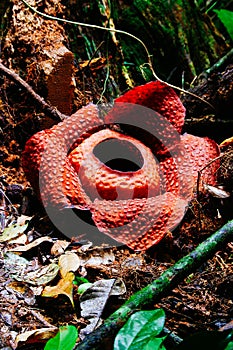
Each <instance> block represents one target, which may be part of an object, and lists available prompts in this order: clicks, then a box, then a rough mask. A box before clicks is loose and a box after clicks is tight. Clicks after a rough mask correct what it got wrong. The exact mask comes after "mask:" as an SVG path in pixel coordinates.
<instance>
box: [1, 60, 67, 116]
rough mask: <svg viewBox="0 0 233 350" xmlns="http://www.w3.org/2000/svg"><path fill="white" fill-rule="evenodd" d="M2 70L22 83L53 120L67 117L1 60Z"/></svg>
mask: <svg viewBox="0 0 233 350" xmlns="http://www.w3.org/2000/svg"><path fill="white" fill-rule="evenodd" d="M0 72H1V73H2V74H3V75H5V76H6V77H7V78H9V79H10V80H12V81H14V82H15V83H16V84H18V85H20V86H21V88H23V89H24V90H26V91H27V92H28V93H29V94H30V95H31V97H32V98H33V99H34V101H35V102H36V103H37V105H38V106H39V107H40V108H41V109H42V110H43V111H44V112H45V113H46V114H47V115H48V116H49V117H50V118H52V119H53V120H55V121H59V122H60V121H62V120H64V119H65V118H67V115H65V114H63V113H61V112H59V111H58V110H57V109H56V108H55V107H53V106H50V105H49V104H48V103H47V102H45V100H44V99H43V97H41V96H40V95H38V94H37V93H36V92H35V91H34V90H33V88H32V87H31V86H30V85H29V84H28V83H26V81H24V80H23V79H22V78H21V77H20V76H19V75H18V74H17V73H15V72H13V71H12V70H10V69H9V68H7V67H5V66H4V65H3V64H2V63H1V62H0Z"/></svg>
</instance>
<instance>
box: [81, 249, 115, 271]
mask: <svg viewBox="0 0 233 350" xmlns="http://www.w3.org/2000/svg"><path fill="white" fill-rule="evenodd" d="M80 259H81V264H82V265H88V266H92V267H96V266H100V265H108V264H112V263H113V262H114V261H115V255H114V253H113V252H112V251H105V250H92V251H89V252H86V253H85V254H82V255H80Z"/></svg>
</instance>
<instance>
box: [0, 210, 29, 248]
mask: <svg viewBox="0 0 233 350" xmlns="http://www.w3.org/2000/svg"><path fill="white" fill-rule="evenodd" d="M31 219H32V217H30V216H25V215H21V216H19V217H18V218H17V221H16V223H14V224H13V223H12V224H10V225H9V226H7V227H6V228H5V229H4V230H3V232H2V234H1V236H0V242H7V241H10V240H11V239H13V238H16V237H18V236H20V235H21V234H22V233H24V231H25V230H26V229H27V227H28V222H29V221H30V220H31Z"/></svg>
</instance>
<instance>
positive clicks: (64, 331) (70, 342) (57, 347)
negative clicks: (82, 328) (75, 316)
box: [44, 325, 78, 350]
mask: <svg viewBox="0 0 233 350" xmlns="http://www.w3.org/2000/svg"><path fill="white" fill-rule="evenodd" d="M77 338H78V331H77V329H76V327H75V326H72V325H70V326H64V327H60V328H59V331H58V333H57V334H56V336H55V337H54V338H51V339H49V341H48V342H47V343H46V345H45V348H44V350H72V349H73V347H74V345H75V343H76V340H77Z"/></svg>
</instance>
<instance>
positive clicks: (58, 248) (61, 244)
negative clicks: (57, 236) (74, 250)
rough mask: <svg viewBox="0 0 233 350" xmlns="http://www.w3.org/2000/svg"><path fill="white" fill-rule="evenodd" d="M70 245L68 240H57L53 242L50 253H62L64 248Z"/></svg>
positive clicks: (56, 254)
mask: <svg viewBox="0 0 233 350" xmlns="http://www.w3.org/2000/svg"><path fill="white" fill-rule="evenodd" d="M69 245H70V242H68V241H62V240H58V241H56V242H55V243H54V245H53V246H52V248H51V254H52V255H55V256H58V255H61V254H63V253H64V251H65V250H66V248H67V247H68V246H69Z"/></svg>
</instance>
